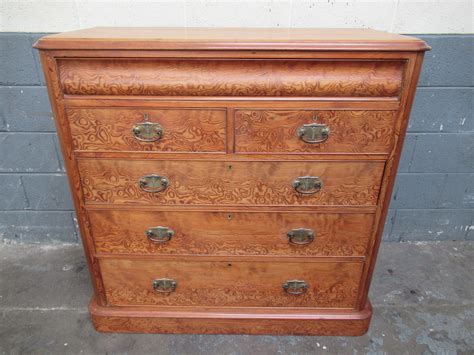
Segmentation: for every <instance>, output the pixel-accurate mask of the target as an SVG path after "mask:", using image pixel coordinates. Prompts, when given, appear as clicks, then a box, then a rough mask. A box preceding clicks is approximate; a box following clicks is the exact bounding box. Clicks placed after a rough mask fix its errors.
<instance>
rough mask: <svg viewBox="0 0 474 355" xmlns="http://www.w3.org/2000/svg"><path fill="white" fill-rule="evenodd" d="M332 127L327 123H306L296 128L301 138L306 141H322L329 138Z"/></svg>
mask: <svg viewBox="0 0 474 355" xmlns="http://www.w3.org/2000/svg"><path fill="white" fill-rule="evenodd" d="M329 132H330V129H329V127H328V126H326V125H325V124H320V123H309V124H304V125H302V126H300V127H298V129H297V130H296V135H297V136H298V138H299V139H301V140H302V141H303V142H306V143H322V142H324V141H325V140H326V139H328V138H329Z"/></svg>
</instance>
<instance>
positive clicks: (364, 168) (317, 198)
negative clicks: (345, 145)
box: [78, 159, 384, 206]
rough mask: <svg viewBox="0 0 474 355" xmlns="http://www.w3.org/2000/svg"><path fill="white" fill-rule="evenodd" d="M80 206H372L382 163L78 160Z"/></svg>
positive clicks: (376, 193)
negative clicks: (82, 201) (80, 190)
mask: <svg viewBox="0 0 474 355" xmlns="http://www.w3.org/2000/svg"><path fill="white" fill-rule="evenodd" d="M78 167H79V171H80V175H81V179H82V188H83V193H84V199H85V202H86V204H89V203H94V204H104V203H106V204H111V203H116V204H136V205H139V204H142V205H159V204H164V205H189V204H201V205H214V204H220V205H260V206H264V205H277V206H278V205H280V206H290V205H293V206H302V205H306V206H318V205H335V206H338V205H363V206H374V205H376V204H377V199H378V194H379V189H380V183H381V178H382V174H383V169H384V162H382V161H370V162H341V161H331V162H327V161H317V162H314V161H313V162H308V161H304V162H302V161H301V162H289V161H284V162H270V161H252V162H248V161H247V162H243V161H229V162H225V161H195V160H193V161H180V160H175V161H173V160H167V161H164V160H113V159H79V160H78Z"/></svg>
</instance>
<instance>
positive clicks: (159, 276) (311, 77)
mask: <svg viewBox="0 0 474 355" xmlns="http://www.w3.org/2000/svg"><path fill="white" fill-rule="evenodd" d="M35 47H36V48H38V49H39V50H40V57H41V62H42V65H43V68H44V73H45V76H46V83H47V86H48V91H49V95H50V99H51V102H52V105H53V111H54V116H55V119H56V125H57V129H58V134H59V139H60V142H61V148H62V152H63V156H64V160H65V165H66V168H67V174H68V177H69V181H70V185H71V188H72V192H73V196H74V203H75V208H76V211H77V216H78V220H79V226H80V231H81V236H82V241H83V244H84V249H85V252H86V256H87V261H88V264H89V268H90V271H91V276H92V282H93V285H94V290H95V294H94V297H93V298H92V301H91V303H90V313H91V316H92V321H93V323H94V325H95V327H96V329H97V330H99V331H105V332H159V333H188V332H189V333H249V334H324V335H360V334H363V333H364V332H366V331H367V328H368V325H369V322H370V317H371V306H370V303H369V300H368V298H367V293H368V289H369V285H370V281H371V277H372V274H373V270H374V264H375V259H376V255H377V250H378V247H379V244H380V239H381V235H382V229H383V225H384V220H385V216H386V214H387V208H388V204H389V199H390V195H391V191H392V187H393V182H394V178H395V173H396V170H397V165H398V161H399V157H400V151H401V148H402V144H403V139H404V136H405V130H406V127H407V122H408V116H409V112H410V108H411V106H412V102H413V96H414V93H415V87H416V83H417V80H418V76H419V73H420V68H421V63H422V59H423V54H424V51H425V50H427V49H429V47H428V46H427V45H426V44H425V43H424V42H423V41H421V40H419V39H416V38H412V37H405V36H400V35H394V34H388V33H383V32H377V31H372V30H323V29H190V28H187V29H184V28H183V29H171V28H141V29H140V28H95V29H89V30H82V31H76V32H70V33H64V34H57V35H51V36H46V37H44V38H42V39H40V40H39V41H38V42H37V43H36V44H35Z"/></svg>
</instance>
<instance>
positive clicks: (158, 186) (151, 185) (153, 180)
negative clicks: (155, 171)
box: [139, 175, 169, 192]
mask: <svg viewBox="0 0 474 355" xmlns="http://www.w3.org/2000/svg"><path fill="white" fill-rule="evenodd" d="M168 185H169V181H168V179H167V178H166V177H164V176H160V175H145V176H143V177H141V178H140V181H139V186H140V189H142V190H143V191H145V192H161V191H164V190H166V188H167V187H168Z"/></svg>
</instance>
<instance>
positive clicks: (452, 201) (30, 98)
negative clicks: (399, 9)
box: [0, 33, 474, 243]
mask: <svg viewBox="0 0 474 355" xmlns="http://www.w3.org/2000/svg"><path fill="white" fill-rule="evenodd" d="M42 35H43V34H38V33H35V34H26V33H0V114H1V115H0V238H1V239H3V240H4V241H6V242H9V241H10V242H25V243H76V242H78V232H77V227H76V223H75V219H74V212H73V208H72V203H71V198H70V193H69V189H68V186H67V179H66V177H65V174H64V167H63V163H62V159H61V154H60V150H59V145H58V141H57V137H56V133H55V128H54V122H53V119H52V113H51V108H50V105H49V101H48V97H47V93H46V88H45V87H44V78H43V75H42V72H41V68H40V64H39V61H38V55H37V53H36V51H35V50H34V49H33V48H31V45H32V44H33V43H34V41H35V40H36V39H37V38H39V37H41V36H42ZM419 37H421V38H423V39H425V40H426V41H427V42H428V43H429V44H430V45H431V46H432V47H433V50H432V51H431V52H427V54H426V57H425V64H424V68H423V72H422V75H421V78H420V83H419V88H418V91H417V95H416V98H415V103H414V107H413V111H412V115H411V119H410V123H409V128H408V130H409V131H408V135H407V137H406V141H405V146H404V149H403V153H402V160H401V163H400V167H399V174H398V177H397V181H396V186H395V188H394V193H393V196H392V202H391V205H390V210H389V213H388V217H387V221H386V224H385V231H384V239H385V240H386V241H393V242H397V241H405V240H447V239H453V240H464V239H466V240H473V239H474V229H473V227H472V224H473V217H474V186H473V185H474V117H473V97H474V85H473V66H472V63H471V61H472V58H473V57H474V55H473V49H474V36H473V35H427V36H419Z"/></svg>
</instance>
